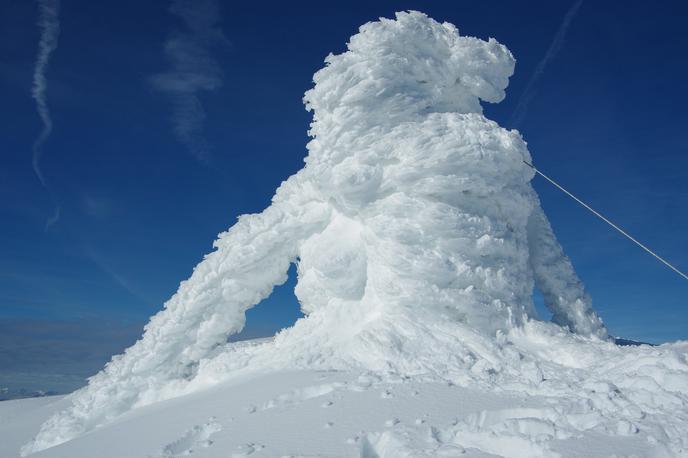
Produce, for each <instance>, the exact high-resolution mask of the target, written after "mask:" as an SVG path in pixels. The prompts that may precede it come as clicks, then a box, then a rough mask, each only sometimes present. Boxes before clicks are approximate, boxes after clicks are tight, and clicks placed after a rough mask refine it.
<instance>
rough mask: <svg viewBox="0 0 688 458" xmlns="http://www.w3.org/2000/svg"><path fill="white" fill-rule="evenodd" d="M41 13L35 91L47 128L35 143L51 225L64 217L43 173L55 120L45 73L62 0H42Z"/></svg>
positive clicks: (36, 168)
mask: <svg viewBox="0 0 688 458" xmlns="http://www.w3.org/2000/svg"><path fill="white" fill-rule="evenodd" d="M38 14H39V16H38V27H39V28H40V30H41V39H40V42H39V44H38V56H37V57H36V65H35V67H34V71H33V87H32V89H31V95H32V96H33V98H34V100H35V101H36V109H37V110H38V115H39V116H40V117H41V121H42V122H43V129H41V133H40V134H39V135H38V137H37V138H36V140H35V141H34V143H33V158H32V164H33V171H34V173H35V174H36V177H38V180H39V181H40V182H41V185H43V187H44V188H45V190H46V191H47V192H48V194H49V195H50V199H51V200H52V201H53V205H54V207H55V210H54V213H53V215H52V216H51V217H50V218H49V219H48V221H47V222H46V229H47V228H49V227H50V226H52V225H53V224H55V223H57V221H58V220H59V219H60V205H59V203H58V201H57V197H56V196H55V193H54V192H53V191H52V189H51V188H50V186H48V183H47V182H46V180H45V176H44V175H43V170H42V169H41V159H42V157H43V146H44V144H45V141H46V140H47V139H48V137H49V136H50V133H51V132H52V130H53V120H52V118H51V117H50V110H49V109H48V102H47V100H46V91H47V88H48V82H47V79H46V76H45V75H46V72H47V70H48V62H49V61H50V56H51V54H52V53H53V51H55V49H57V40H58V37H59V35H60V2H59V0H39V2H38Z"/></svg>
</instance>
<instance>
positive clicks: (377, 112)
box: [22, 12, 688, 457]
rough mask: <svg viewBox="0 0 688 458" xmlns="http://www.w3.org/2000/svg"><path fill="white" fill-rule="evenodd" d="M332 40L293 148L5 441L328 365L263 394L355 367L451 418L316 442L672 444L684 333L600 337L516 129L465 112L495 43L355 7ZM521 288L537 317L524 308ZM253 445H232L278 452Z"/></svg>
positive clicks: (370, 448) (685, 416) (386, 450)
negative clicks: (139, 332)
mask: <svg viewBox="0 0 688 458" xmlns="http://www.w3.org/2000/svg"><path fill="white" fill-rule="evenodd" d="M347 48H348V49H347V51H346V52H344V53H342V54H339V55H329V56H328V57H327V58H326V66H325V67H324V68H323V69H321V70H320V71H318V72H317V73H316V74H315V76H314V83H315V85H314V87H313V88H312V89H311V90H309V91H308V92H307V93H306V95H305V97H304V102H305V104H306V108H307V109H308V110H309V111H311V112H312V113H313V122H312V124H311V127H310V135H311V137H312V140H311V141H310V142H309V144H308V156H307V157H306V159H305V166H304V168H303V169H302V170H301V171H299V172H298V173H296V174H295V175H293V176H291V177H290V178H288V179H287V180H286V181H285V182H283V183H282V184H281V186H280V187H279V188H278V189H277V191H276V193H275V196H274V198H273V200H272V204H271V205H270V207H268V208H267V209H265V210H264V211H263V212H261V213H258V214H252V215H244V216H241V217H240V218H239V220H238V222H237V223H236V224H235V225H234V226H232V227H231V228H230V229H229V230H228V231H227V232H224V233H222V234H220V235H219V237H218V239H217V241H216V242H215V244H214V248H215V250H214V251H213V252H211V253H210V254H208V255H207V256H206V257H205V258H204V260H203V261H202V262H201V263H200V264H198V265H197V266H196V268H195V269H194V272H193V274H192V276H191V277H190V278H189V279H188V280H186V281H184V282H182V283H181V285H180V287H179V290H178V291H177V293H176V294H175V295H174V296H173V297H172V298H171V299H170V300H169V301H168V302H167V303H166V304H165V308H164V309H163V310H162V311H161V312H160V313H158V314H157V315H155V316H153V317H152V318H151V320H150V323H149V324H148V325H147V326H146V330H145V333H144V335H143V337H142V338H141V340H139V341H138V342H137V343H136V344H135V345H134V346H132V347H131V348H129V349H127V350H126V352H125V353H124V354H123V355H120V356H117V357H115V358H113V359H112V361H111V362H110V363H109V364H108V365H107V366H106V367H105V368H104V369H103V370H102V371H101V372H100V373H99V374H97V375H95V376H94V377H92V378H91V379H90V381H89V384H88V386H86V387H85V388H83V389H81V390H79V391H77V392H75V393H73V394H72V395H71V396H69V398H68V399H67V400H66V401H64V402H63V406H62V408H61V409H59V410H58V411H57V413H55V414H54V415H53V416H52V417H50V418H49V419H48V420H47V421H46V422H45V423H44V424H43V426H42V427H41V428H40V431H38V434H37V435H36V436H35V438H34V439H33V440H32V441H30V442H29V443H27V444H26V445H25V446H24V447H23V448H22V455H24V456H26V455H29V454H32V453H35V452H39V451H42V450H45V449H48V448H50V447H54V446H56V445H58V444H63V443H65V442H68V441H74V440H76V439H79V438H80V437H82V436H83V435H84V434H85V433H87V432H97V431H100V430H103V431H105V430H107V428H108V427H109V426H108V425H112V424H113V420H115V419H120V420H121V418H123V417H122V416H123V415H125V414H127V413H129V412H130V411H132V410H133V409H139V408H141V407H143V406H146V405H150V404H154V403H158V402H159V401H162V400H166V399H171V398H177V397H180V396H182V395H189V396H191V397H190V398H189V399H194V398H193V396H201V395H202V393H204V392H205V391H207V389H208V388H210V387H212V386H215V387H216V388H214V389H217V387H220V386H227V388H226V390H225V391H222V393H223V394H222V396H231V393H232V389H233V388H232V386H235V385H240V384H241V383H244V385H241V386H246V385H245V384H246V383H247V381H250V380H265V378H266V377H270V374H272V375H273V376H277V374H284V373H288V372H289V371H304V373H310V372H307V371H316V372H317V371H341V373H342V374H362V375H361V376H360V377H363V382H361V378H360V377H359V378H355V377H353V376H352V377H353V379H351V378H350V379H347V380H344V381H342V380H340V381H339V382H337V383H334V382H332V383H329V384H324V385H323V386H315V387H311V388H308V389H306V388H303V387H301V388H299V387H296V388H294V389H293V390H292V391H289V392H288V393H287V394H286V395H283V396H281V397H280V396H276V397H275V398H274V400H273V401H271V402H272V404H270V405H266V406H263V407H264V408H266V409H267V408H272V407H278V408H279V409H289V408H293V406H294V405H295V404H301V403H306V402H309V400H310V399H313V398H321V397H323V396H331V395H332V394H331V393H334V392H340V391H341V392H346V393H350V394H347V395H346V396H345V397H346V399H350V400H351V399H353V397H354V396H356V395H355V394H351V393H357V392H360V391H361V390H364V389H367V387H369V386H370V384H371V383H372V382H370V383H368V384H367V385H366V383H364V382H365V380H373V381H375V384H377V385H376V386H383V385H384V384H390V383H391V384H394V383H397V382H398V383H401V384H402V385H403V386H408V387H421V386H425V387H431V386H445V387H447V386H449V387H454V391H452V390H445V391H442V393H443V394H442V396H445V398H444V399H445V400H446V405H447V406H450V407H447V408H449V409H453V408H455V409H458V410H457V411H456V412H455V415H454V416H453V417H454V418H455V419H454V421H450V419H449V418H445V419H444V420H441V421H440V420H437V423H436V424H434V425H432V427H430V425H428V424H427V422H426V421H425V420H423V418H420V419H419V420H418V421H416V422H413V421H410V419H406V420H404V421H401V422H400V420H399V419H396V418H392V417H390V418H388V419H387V420H386V421H385V422H382V421H380V422H379V424H378V426H377V427H376V428H377V429H368V430H366V431H362V432H360V433H359V434H356V435H355V437H353V438H351V439H350V440H349V442H344V441H343V440H342V443H341V447H342V448H341V449H337V450H340V452H337V453H339V454H335V455H336V456H342V455H344V456H354V455H356V454H358V455H357V456H365V457H375V456H394V457H401V456H457V455H459V454H461V453H466V452H469V455H470V452H471V451H473V452H475V451H479V452H481V453H487V454H492V455H502V456H560V455H567V453H566V450H567V449H571V450H573V448H570V447H568V446H565V445H566V444H574V443H577V442H576V441H579V442H580V441H584V443H595V441H597V442H604V441H607V442H608V443H609V444H620V443H623V441H625V440H631V439H627V438H632V440H631V442H629V443H633V444H635V445H634V447H636V450H638V451H639V452H638V453H640V456H687V455H688V408H687V407H688V343H685V342H683V343H681V342H679V343H675V344H666V345H662V346H659V347H649V346H640V347H624V348H621V347H617V346H616V345H614V343H612V342H611V341H610V340H609V338H608V334H607V330H606V328H605V327H604V325H603V324H602V321H601V320H600V318H599V317H598V316H597V314H596V313H595V312H594V311H593V309H592V302H591V299H590V297H589V296H588V295H587V294H586V292H585V289H584V287H583V284H582V283H581V281H580V279H579V278H578V277H577V275H576V273H575V271H574V268H573V266H572V265H571V262H570V261H569V259H568V258H567V257H566V255H565V254H564V252H563V250H562V248H561V246H560V245H559V243H558V242H557V240H556V238H555V236H554V233H553V231H552V228H551V226H550V224H549V222H548V220H547V217H546V216H545V214H544V213H543V211H542V209H541V207H540V203H539V201H538V197H537V195H536V193H535V191H534V190H533V188H532V187H531V184H530V181H531V179H532V178H533V171H532V169H531V168H529V167H528V166H527V165H526V164H525V163H524V161H525V162H529V163H530V162H531V156H530V154H529V152H528V149H527V146H526V143H525V142H524V140H523V139H522V138H521V135H520V134H519V132H517V131H515V130H511V131H510V130H506V129H503V128H501V127H500V126H499V125H497V124H496V123H495V122H493V121H491V120H489V119H487V118H486V117H485V116H484V115H483V114H482V107H481V104H480V102H481V101H484V102H491V103H496V102H499V101H501V100H502V99H503V98H504V96H505V93H504V90H505V88H506V86H507V84H508V79H509V77H510V76H511V75H512V73H513V70H514V64H515V60H514V58H513V56H512V55H511V53H510V52H509V51H508V50H507V48H506V47H504V46H503V45H501V44H499V43H498V42H497V41H495V40H494V39H490V40H488V41H484V40H481V39H478V38H473V37H465V36H461V35H460V34H459V31H458V30H457V28H456V27H455V26H453V25H451V24H448V23H439V22H436V21H434V20H432V19H430V18H428V17H427V16H426V15H424V14H422V13H418V12H404V13H397V15H396V18H395V19H380V20H379V21H377V22H371V23H368V24H365V25H364V26H362V27H361V28H360V30H359V33H357V34H356V35H354V36H353V37H351V40H350V42H349V43H348V45H347ZM292 263H296V265H297V266H298V284H297V286H296V295H297V297H298V299H299V301H300V303H301V306H302V309H303V311H304V313H305V314H306V316H305V317H304V318H302V319H300V320H299V321H298V322H297V323H296V324H295V325H294V326H293V327H291V328H289V329H285V330H283V331H282V332H281V333H279V334H278V335H277V336H275V338H274V339H269V340H266V341H261V342H257V343H254V344H251V345H239V344H228V343H227V338H228V336H230V335H232V334H235V333H237V332H239V331H241V329H242V328H243V327H244V324H245V312H246V310H247V309H249V308H251V307H253V306H255V305H257V304H258V306H260V305H259V303H260V302H261V300H262V299H264V298H266V297H267V296H269V295H270V293H271V291H272V289H273V288H274V287H275V286H276V285H279V284H282V283H283V282H284V281H285V280H286V276H287V271H288V269H289V266H290V265H291V264H292ZM535 287H537V288H538V289H539V290H540V291H541V292H542V294H543V296H544V298H545V302H546V305H547V306H548V307H549V308H550V310H551V311H552V313H553V323H547V322H543V321H540V320H539V319H538V317H537V316H536V312H535V309H534V307H533V298H532V297H533V289H534V288H535ZM325 373H326V374H328V373H330V372H325ZM333 373H336V372H333ZM342 377H343V379H346V377H345V376H344V375H342ZM347 377H348V376H347ZM366 377H367V378H366ZM354 380H357V382H356V383H354ZM275 383H278V382H275ZM357 383H358V384H357ZM361 383H362V384H363V385H364V387H363V388H361V390H359V389H358V388H356V387H359V388H360V386H361ZM404 384H406V385H404ZM384 386H387V385H384ZM394 386H397V385H394ZM399 386H401V385H399ZM418 389H419V390H421V391H422V390H423V388H418ZM428 389H429V388H428ZM413 390H416V388H413ZM413 390H412V391H413ZM457 390H458V391H457ZM462 390H463V391H462ZM393 391H394V390H392V391H390V393H391V392H393ZM473 391H475V392H480V393H482V394H481V395H476V396H477V397H476V399H484V400H485V403H486V404H485V406H483V408H482V409H477V408H476V409H474V410H473V411H471V412H472V413H471V412H467V411H464V412H460V411H459V410H460V407H459V406H458V405H457V406H454V404H453V401H452V396H460V393H464V394H463V395H464V396H466V393H472V392H473ZM385 392H386V391H384V390H383V391H382V394H383V396H382V397H383V398H384V393H385ZM215 393H216V394H217V391H215ZM457 393H459V394H457ZM342 396H344V395H342ZM347 396H348V397H347ZM409 396H411V395H410V394H409ZM480 396H482V397H480ZM495 397H496V398H499V399H501V400H502V401H496V404H499V402H504V407H503V408H498V406H496V405H495V402H493V401H490V400H491V399H493V398H495ZM514 397H518V398H519V399H523V397H532V399H537V402H531V403H530V404H528V403H526V404H527V405H526V406H525V407H523V405H524V404H523V403H521V404H519V402H516V401H513V402H512V401H509V399H512V398H514ZM342 399H343V398H342ZM409 399H410V397H409ZM351 402H352V403H353V404H355V403H356V402H355V401H351ZM390 402H392V401H390ZM409 402H410V401H409ZM353 404H352V405H353ZM519 405H521V407H519ZM451 406H454V407H451ZM144 410H145V409H144ZM144 410H142V411H144ZM254 410H255V408H254ZM402 410H403V409H402ZM469 410H470V409H469ZM445 413H446V412H445ZM371 415H372V416H375V415H374V414H371ZM125 416H126V415H125ZM371 418H372V417H371ZM407 420H408V421H407ZM246 421H248V420H246ZM443 422H444V423H443ZM368 423H369V422H368ZM368 423H366V421H363V420H362V421H361V424H368ZM225 426H226V425H225ZM336 426H337V423H336V422H335V423H333V424H331V425H330V426H329V427H336ZM329 427H328V428H329ZM366 427H367V428H373V427H372V426H366ZM103 428H105V429H103ZM230 429H231V428H230ZM94 430H95V431H94ZM225 430H226V428H224V426H223V424H222V422H221V421H219V420H217V419H216V418H215V417H213V418H206V419H205V421H203V422H201V423H199V424H198V425H196V426H194V427H191V428H190V429H188V431H187V432H185V433H183V434H181V435H180V437H179V439H178V440H177V441H175V442H171V443H169V444H168V445H167V446H166V448H163V449H162V451H161V456H177V455H180V454H184V453H186V451H188V449H193V448H195V450H196V452H194V453H199V454H202V453H203V450H205V448H206V446H208V447H209V445H210V444H211V443H212V441H211V440H210V438H211V436H213V435H214V434H217V435H222V434H224V432H225ZM227 434H231V433H227ZM84 437H85V436H84ZM428 438H429V439H428ZM618 438H624V439H623V440H617V439H618ZM585 441H587V442H585ZM77 442H78V441H77ZM562 444H564V445H562ZM638 444H640V445H638ZM65 445H68V444H65ZM261 447H263V446H262V445H261V446H257V445H256V443H253V442H252V443H250V444H247V445H246V448H245V450H244V451H245V452H246V451H247V450H248V449H250V453H257V454H258V453H264V455H263V456H279V454H280V453H281V452H282V451H280V450H274V449H272V450H270V449H269V448H265V447H263V448H261ZM328 447H329V446H328ZM347 447H349V448H347ZM574 448H575V447H574ZM579 449H580V444H579ZM56 450H57V449H56ZM208 450H210V448H208ZM352 450H355V451H356V452H355V453H354V452H352ZM46 452H49V451H48V450H46ZM130 453H131V452H130ZM189 453H191V452H189ZM237 453H238V452H237ZM242 453H243V452H242ZM265 453H267V455H265ZM247 454H248V453H246V454H244V455H236V456H246V455H247ZM49 455H50V454H49V453H48V454H47V455H46V456H49ZM55 456H58V455H55ZM102 456H105V455H102ZM129 456H133V455H129ZM141 456H144V454H143V453H142V454H141ZM200 456H202V455H200ZM208 456H211V455H208ZM222 456H230V455H222ZM313 456H320V455H317V451H316V455H313ZM475 456H485V455H475Z"/></svg>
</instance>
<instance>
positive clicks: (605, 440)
mask: <svg viewBox="0 0 688 458" xmlns="http://www.w3.org/2000/svg"><path fill="white" fill-rule="evenodd" d="M269 343H270V342H262V343H257V344H252V343H241V344H232V345H239V346H246V345H250V346H253V345H256V346H258V345H266V344H269ZM541 350H542V351H544V350H545V349H541ZM683 350H684V352H685V350H686V348H685V346H684V348H683ZM658 351H661V350H656V349H653V348H651V347H643V348H642V349H641V350H638V348H637V347H636V348H633V347H632V348H630V349H619V350H618V352H619V353H618V357H619V359H618V361H619V365H622V366H626V365H628V364H629V360H628V359H627V358H624V357H623V355H627V356H628V355H633V354H636V355H638V356H639V357H640V358H638V360H639V361H644V364H648V363H651V360H652V355H653V354H657V352H658ZM552 356H554V354H552ZM580 363H581V364H585V362H584V361H581V362H580ZM677 363H678V361H677ZM642 364H643V363H640V362H639V363H637V364H636V368H635V369H634V371H635V373H636V374H640V373H643V372H645V373H646V374H645V375H644V376H640V375H636V377H635V378H634V379H632V380H630V381H629V380H628V377H627V379H626V380H619V382H620V383H619V384H618V385H614V384H613V383H611V381H609V382H604V381H602V380H603V379H602V378H601V377H599V376H597V375H596V374H594V373H592V372H591V373H590V374H588V375H589V376H590V379H589V380H585V378H582V379H581V378H577V377H575V376H571V375H572V374H569V373H568V372H570V371H572V368H573V367H574V366H576V365H578V364H577V363H576V362H575V361H562V363H561V366H560V367H559V369H560V371H561V379H560V380H556V379H555V380H553V381H552V385H553V387H547V384H548V381H547V379H546V377H544V376H542V375H534V380H535V379H537V378H541V380H540V381H539V382H537V383H535V382H534V383H533V387H532V389H528V390H523V389H520V388H519V389H514V390H510V389H505V388H504V387H499V386H497V385H495V384H490V383H487V382H486V383H484V384H483V385H480V384H471V385H469V386H460V385H457V384H454V383H451V382H446V381H440V380H437V379H434V378H432V377H423V376H418V377H401V376H398V375H394V374H379V373H371V372H359V371H317V370H283V371H276V372H271V373H262V374H253V375H251V376H246V377H240V378H237V379H235V380H230V381H226V382H223V383H220V384H218V385H215V386H213V387H211V388H208V389H204V390H200V391H196V392H194V393H191V394H188V395H185V396H181V397H178V398H175V399H169V400H167V401H162V402H159V403H155V404H152V405H148V406H145V407H141V408H139V409H135V410H133V411H130V412H128V413H126V414H124V415H122V416H121V417H119V418H118V419H117V420H115V421H113V422H111V423H109V424H107V425H104V426H102V427H100V428H97V429H95V430H93V431H91V432H90V433H87V434H84V435H82V436H80V437H78V438H76V439H74V440H71V441H69V442H66V443H63V444H61V445H58V446H56V447H53V448H50V449H47V450H44V451H42V452H38V453H36V454H35V455H32V456H35V457H37V458H38V457H45V458H58V457H59V458H82V457H83V458H86V457H89V458H91V457H99V458H108V457H111V458H124V457H126V458H137V457H141V458H172V457H181V456H187V455H192V456H197V457H208V458H211V457H217V458H228V457H248V456H251V457H253V456H255V457H256V458H258V457H282V456H292V457H367V458H372V457H407V456H408V457H410V456H414V457H419V456H427V457H435V456H438V457H439V456H447V457H451V456H466V457H488V456H503V457H539V456H544V457H556V456H566V457H611V456H616V457H621V456H627V457H631V456H635V457H655V456H656V457H663V456H667V457H668V456H686V432H687V431H688V430H686V429H684V428H686V425H688V423H687V422H686V420H687V418H686V417H687V412H686V404H685V395H681V394H680V393H675V395H671V394H670V393H671V392H670V390H666V391H665V390H662V389H658V387H657V386H656V384H657V383H658V382H661V383H664V384H666V385H667V386H670V385H673V387H674V388H675V389H683V390H684V391H683V392H684V393H685V384H686V383H688V373H685V372H683V373H675V374H674V377H675V378H674V379H673V380H672V379H671V377H667V378H666V379H664V380H657V379H656V377H654V376H653V375H656V373H657V372H656V371H655V372H654V374H653V372H652V371H647V370H646V371H643V366H642ZM683 364H684V365H685V361H684V362H683ZM622 371H623V369H622V368H619V372H618V373H617V374H616V375H617V376H619V377H621V376H622V373H623V372H622ZM553 375H554V374H553ZM564 378H568V379H569V380H570V383H571V386H570V387H569V389H570V391H569V393H568V395H563V394H562V393H561V387H556V385H558V384H559V383H561V382H562V379H564ZM538 386H540V387H539V388H538ZM550 388H552V389H550ZM538 392H539V394H538ZM632 399H635V400H636V402H633V400H632ZM681 399H682V402H678V403H677V401H679V400H681ZM642 402H645V403H647V404H642ZM648 404H650V405H652V404H654V405H656V406H657V408H656V409H647V408H646V406H647V405H648ZM68 405H69V403H68V401H67V399H65V398H61V397H49V398H39V399H26V400H16V401H5V402H2V403H0V456H2V457H3V458H5V457H6V458H14V457H17V456H19V448H20V447H21V446H22V445H23V444H25V443H27V442H28V441H29V440H30V439H31V438H32V437H33V435H35V433H36V431H37V430H38V429H39V427H40V425H41V423H42V422H43V421H45V420H46V419H47V418H48V417H49V416H50V415H52V414H53V413H55V412H56V411H58V410H60V409H64V408H67V407H68ZM660 406H664V407H660ZM670 406H673V408H672V407H670ZM662 410H665V411H666V412H665V414H661V413H660V411H662ZM662 415H668V416H670V417H673V416H675V418H665V419H664V420H662ZM673 420H675V421H673ZM661 423H665V425H666V424H674V425H675V429H674V430H668V431H667V430H665V429H663V428H662V427H661V426H659V425H660V424H661ZM681 436H683V437H681ZM672 441H673V444H672V443H671V442H672Z"/></svg>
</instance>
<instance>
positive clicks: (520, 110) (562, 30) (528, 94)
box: [510, 0, 583, 127]
mask: <svg viewBox="0 0 688 458" xmlns="http://www.w3.org/2000/svg"><path fill="white" fill-rule="evenodd" d="M582 4H583V0H576V2H575V3H574V4H573V5H572V6H571V8H569V10H568V11H567V12H566V16H564V20H563V21H562V23H561V25H560V26H559V30H557V33H556V35H555V36H554V39H553V40H552V43H550V45H549V48H547V52H546V53H545V56H544V57H543V58H542V60H540V62H539V63H538V65H537V67H535V71H534V72H533V74H532V76H531V77H530V80H528V84H526V88H525V89H524V90H523V94H521V98H519V99H518V103H517V104H516V109H515V110H514V113H513V114H512V115H511V119H510V124H511V125H512V126H513V127H518V126H519V125H520V124H521V122H522V121H523V118H525V116H526V113H527V112H528V106H529V105H530V102H531V101H532V100H533V98H534V97H535V93H536V86H537V83H538V81H539V80H540V77H542V74H543V73H544V72H545V68H546V67H547V64H549V61H550V60H552V59H553V58H554V57H555V56H556V55H557V53H559V50H561V47H562V45H563V44H564V40H565V39H566V33H567V32H568V30H569V26H570V25H571V22H572V21H573V19H574V18H575V17H576V14H577V13H578V10H579V9H580V7H581V5H582Z"/></svg>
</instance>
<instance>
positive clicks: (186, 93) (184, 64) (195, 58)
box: [151, 0, 227, 164]
mask: <svg viewBox="0 0 688 458" xmlns="http://www.w3.org/2000/svg"><path fill="white" fill-rule="evenodd" d="M169 11H170V13H172V14H173V15H174V16H176V17H177V19H178V20H179V22H180V27H178V28H177V29H175V30H173V31H172V32H171V33H170V36H169V37H168V39H167V41H166V42H165V57H166V58H167V61H168V62H169V63H170V66H171V68H170V70H168V71H166V72H164V73H160V74H158V75H155V76H154V77H153V78H152V80H151V82H152V84H153V87H154V88H155V89H157V90H159V91H161V92H165V93H167V94H168V95H169V96H170V99H171V101H172V105H173V113H172V122H173V126H174V133H175V135H176V137H177V139H178V140H179V141H180V142H181V143H182V144H183V145H184V146H186V148H187V149H188V150H189V151H190V152H191V154H193V155H194V157H196V159H198V160H199V161H201V162H204V163H206V164H207V163H208V162H209V160H210V149H209V147H208V142H207V141H206V138H205V135H204V132H203V122H204V120H205V116H206V115H205V111H204V110H203V105H202V104H201V101H200V98H199V93H200V92H201V91H214V90H217V89H218V88H219V87H220V86H222V70H221V69H220V66H219V64H218V63H217V61H216V60H215V58H214V57H213V55H212V54H211V48H212V47H214V46H216V45H221V44H226V43H227V39H226V37H225V36H224V34H223V33H222V30H221V29H220V27H219V25H218V23H219V18H220V14H219V7H218V4H217V2H216V0H195V1H194V0H173V2H172V4H171V6H170V9H169Z"/></svg>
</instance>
